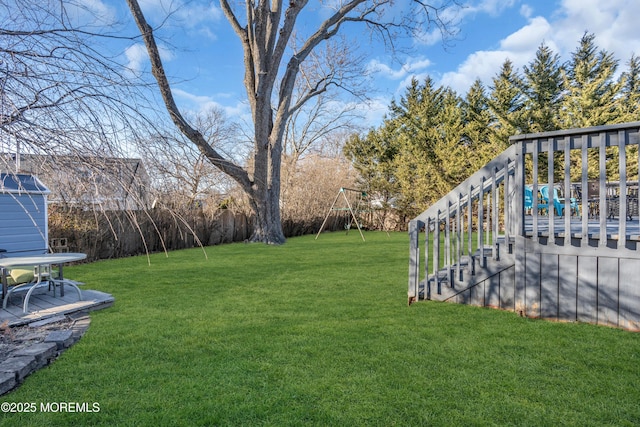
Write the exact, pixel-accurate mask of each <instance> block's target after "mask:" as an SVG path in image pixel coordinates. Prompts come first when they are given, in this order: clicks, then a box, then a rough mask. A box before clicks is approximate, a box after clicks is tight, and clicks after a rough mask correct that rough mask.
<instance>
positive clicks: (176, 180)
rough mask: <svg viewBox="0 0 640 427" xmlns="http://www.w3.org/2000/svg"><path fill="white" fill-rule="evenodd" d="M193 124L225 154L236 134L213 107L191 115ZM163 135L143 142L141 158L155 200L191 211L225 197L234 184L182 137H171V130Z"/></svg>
mask: <svg viewBox="0 0 640 427" xmlns="http://www.w3.org/2000/svg"><path fill="white" fill-rule="evenodd" d="M190 120H191V121H192V122H193V123H195V125H196V126H197V127H198V129H201V130H202V134H203V136H204V138H205V139H206V140H207V142H208V143H209V144H210V145H211V146H212V147H215V148H216V149H217V150H220V151H221V152H226V151H228V149H229V148H228V146H229V145H232V141H235V138H236V135H237V134H238V125H237V124H236V123H234V122H232V121H231V120H230V119H229V118H227V117H226V115H225V114H224V111H222V109H220V108H217V107H212V108H209V109H207V110H205V111H203V112H201V113H198V114H194V115H193V116H192V117H190ZM167 132H168V133H167V134H166V135H154V136H152V137H150V138H149V140H147V141H145V150H144V157H145V159H146V162H145V163H146V164H147V167H148V168H150V169H151V171H152V175H153V178H154V181H155V185H154V192H155V193H156V195H155V197H156V200H159V201H161V202H162V203H163V204H164V207H168V208H172V209H176V208H192V207H194V206H196V205H197V204H200V203H204V202H205V201H206V202H208V204H209V205H210V204H212V203H214V202H215V201H216V199H218V202H219V201H220V199H221V198H225V197H226V196H227V193H228V192H229V191H230V187H231V186H234V185H236V184H235V183H234V182H232V181H231V179H230V178H229V177H228V176H227V175H225V174H223V173H222V172H221V171H220V170H219V169H217V168H216V167H214V166H213V164H211V162H209V161H208V160H207V158H206V157H205V155H204V154H203V153H202V152H201V151H199V150H198V149H197V148H196V146H195V145H193V144H191V143H190V142H189V141H185V139H186V138H185V137H184V135H182V134H180V133H178V134H177V135H175V128H174V132H171V129H169V130H168V131H167Z"/></svg>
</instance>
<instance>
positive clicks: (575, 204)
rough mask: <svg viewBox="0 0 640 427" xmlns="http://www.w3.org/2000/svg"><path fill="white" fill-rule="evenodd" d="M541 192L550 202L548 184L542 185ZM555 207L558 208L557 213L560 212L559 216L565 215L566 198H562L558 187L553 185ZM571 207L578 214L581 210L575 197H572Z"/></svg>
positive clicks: (547, 201)
mask: <svg viewBox="0 0 640 427" xmlns="http://www.w3.org/2000/svg"><path fill="white" fill-rule="evenodd" d="M540 194H541V195H542V198H543V200H544V201H545V202H546V203H547V204H548V203H549V187H548V186H547V185H543V186H542V187H540ZM553 207H554V208H555V210H556V214H558V215H559V216H563V215H564V199H561V198H560V197H559V196H558V189H557V188H555V187H553ZM569 207H570V209H571V212H572V213H573V212H575V213H576V214H578V212H579V211H580V210H579V208H578V201H577V200H576V199H575V198H574V197H572V198H571V199H570V205H569Z"/></svg>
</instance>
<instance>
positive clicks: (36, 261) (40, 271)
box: [0, 252, 87, 313]
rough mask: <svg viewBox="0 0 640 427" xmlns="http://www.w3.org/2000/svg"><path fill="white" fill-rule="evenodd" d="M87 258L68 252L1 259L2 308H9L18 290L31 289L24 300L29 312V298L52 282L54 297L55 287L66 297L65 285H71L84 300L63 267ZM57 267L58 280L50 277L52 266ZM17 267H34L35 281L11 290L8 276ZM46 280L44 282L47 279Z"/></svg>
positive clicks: (16, 286) (80, 254)
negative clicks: (64, 272) (42, 286)
mask: <svg viewBox="0 0 640 427" xmlns="http://www.w3.org/2000/svg"><path fill="white" fill-rule="evenodd" d="M86 257H87V255H86V254H83V253H78V252H67V253H55V254H42V255H32V256H21V257H7V258H0V269H1V274H2V299H3V301H2V308H3V309H4V308H7V300H8V299H9V296H10V294H11V293H12V292H13V291H14V290H16V289H18V288H26V287H29V288H30V289H29V291H28V292H27V295H26V296H25V299H24V305H23V311H24V312H25V313H28V312H29V298H30V297H31V294H32V293H33V291H34V290H35V289H36V288H38V287H40V286H41V285H43V284H45V283H46V284H49V282H52V283H53V285H54V295H55V285H56V284H59V285H60V296H61V297H63V296H64V285H65V284H66V285H70V286H72V287H73V288H75V289H76V291H77V292H78V298H79V300H82V292H81V291H80V288H78V286H77V285H76V284H75V283H74V282H72V281H70V280H65V279H64V277H63V274H62V265H63V264H65V263H68V262H73V261H81V260H83V259H85V258H86ZM52 265H55V266H57V267H58V276H57V277H56V278H51V277H49V275H50V272H49V270H50V266H52ZM17 267H34V273H35V281H32V282H29V283H23V284H17V285H15V286H13V287H12V288H11V290H9V286H8V281H7V275H8V273H9V271H10V270H11V269H12V268H17ZM45 278H46V280H43V279H45Z"/></svg>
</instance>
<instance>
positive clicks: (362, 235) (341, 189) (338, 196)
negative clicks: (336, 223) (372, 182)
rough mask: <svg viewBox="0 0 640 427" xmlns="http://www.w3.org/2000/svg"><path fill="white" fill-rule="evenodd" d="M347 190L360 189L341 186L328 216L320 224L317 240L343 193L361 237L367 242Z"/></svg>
mask: <svg viewBox="0 0 640 427" xmlns="http://www.w3.org/2000/svg"><path fill="white" fill-rule="evenodd" d="M345 191H358V190H353V189H351V188H344V187H343V188H340V191H338V194H337V195H336V198H335V199H334V200H333V203H332V204H331V207H330V208H329V212H327V216H325V217H324V221H323V222H322V225H321V226H320V230H319V231H318V234H316V240H318V236H320V233H322V230H323V229H324V226H325V225H326V223H327V220H328V219H329V215H331V212H332V211H333V208H334V207H335V205H336V202H337V201H338V198H340V194H342V196H343V197H344V201H345V202H346V203H347V207H348V208H349V212H350V213H351V218H353V220H354V221H355V223H356V227H358V231H359V232H360V237H362V241H363V242H366V240H365V238H364V234H362V229H361V228H360V223H359V222H358V218H356V214H355V213H354V212H353V209H352V208H351V203H349V199H348V198H347V195H346V194H345Z"/></svg>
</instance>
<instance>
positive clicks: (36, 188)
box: [0, 174, 49, 256]
mask: <svg viewBox="0 0 640 427" xmlns="http://www.w3.org/2000/svg"><path fill="white" fill-rule="evenodd" d="M48 194H49V190H48V189H47V188H46V187H45V186H44V185H43V184H42V183H41V182H40V181H38V179H37V178H35V177H33V176H31V175H8V174H0V249H4V250H6V255H7V256H22V255H37V254H42V253H46V252H48V241H49V237H48V235H49V229H48V214H47V195H48Z"/></svg>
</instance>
